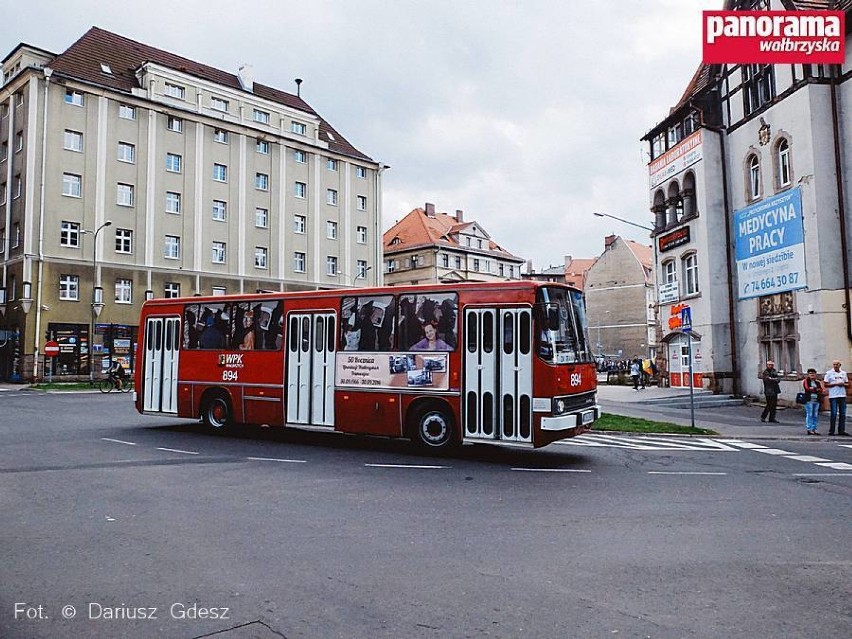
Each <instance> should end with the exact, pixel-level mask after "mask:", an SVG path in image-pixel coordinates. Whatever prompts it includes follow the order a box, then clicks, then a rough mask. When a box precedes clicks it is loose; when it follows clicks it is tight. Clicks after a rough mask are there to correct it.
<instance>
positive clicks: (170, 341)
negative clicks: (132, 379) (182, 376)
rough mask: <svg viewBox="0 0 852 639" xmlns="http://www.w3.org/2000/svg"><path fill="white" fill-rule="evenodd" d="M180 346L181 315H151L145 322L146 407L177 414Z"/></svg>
mask: <svg viewBox="0 0 852 639" xmlns="http://www.w3.org/2000/svg"><path fill="white" fill-rule="evenodd" d="M179 346H180V318H178V317H149V318H148V319H147V320H146V321H145V355H144V357H145V360H144V361H143V362H142V366H143V369H142V370H143V371H144V376H143V380H142V390H143V395H142V398H143V401H142V406H143V408H144V410H146V411H152V412H157V413H172V414H174V415H177V408H178V406H177V399H178V398H177V383H178V354H179V352H180V349H179Z"/></svg>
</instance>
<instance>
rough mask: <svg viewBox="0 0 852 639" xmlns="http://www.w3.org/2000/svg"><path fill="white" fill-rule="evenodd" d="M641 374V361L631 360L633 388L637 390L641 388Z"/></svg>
mask: <svg viewBox="0 0 852 639" xmlns="http://www.w3.org/2000/svg"><path fill="white" fill-rule="evenodd" d="M639 374H640V369H639V362H638V361H637V360H635V359H634V360H633V361H632V362H630V377H631V379H633V390H635V391H638V390H639Z"/></svg>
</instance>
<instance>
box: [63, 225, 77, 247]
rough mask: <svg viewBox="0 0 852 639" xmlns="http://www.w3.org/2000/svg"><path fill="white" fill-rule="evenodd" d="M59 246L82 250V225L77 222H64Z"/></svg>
mask: <svg viewBox="0 0 852 639" xmlns="http://www.w3.org/2000/svg"><path fill="white" fill-rule="evenodd" d="M59 245H60V246H67V247H69V248H80V225H79V224H78V223H77V222H62V224H61V226H60V227H59Z"/></svg>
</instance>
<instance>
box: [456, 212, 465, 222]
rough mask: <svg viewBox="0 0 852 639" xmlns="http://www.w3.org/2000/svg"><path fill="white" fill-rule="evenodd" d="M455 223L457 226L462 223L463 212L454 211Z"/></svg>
mask: <svg viewBox="0 0 852 639" xmlns="http://www.w3.org/2000/svg"><path fill="white" fill-rule="evenodd" d="M456 222H458V223H459V224H461V223H462V222H464V211H462V210H461V209H456Z"/></svg>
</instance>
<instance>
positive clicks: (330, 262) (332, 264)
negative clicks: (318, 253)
mask: <svg viewBox="0 0 852 639" xmlns="http://www.w3.org/2000/svg"><path fill="white" fill-rule="evenodd" d="M325 274H326V275H337V258H336V257H334V256H333V255H328V256H326V258H325Z"/></svg>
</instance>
